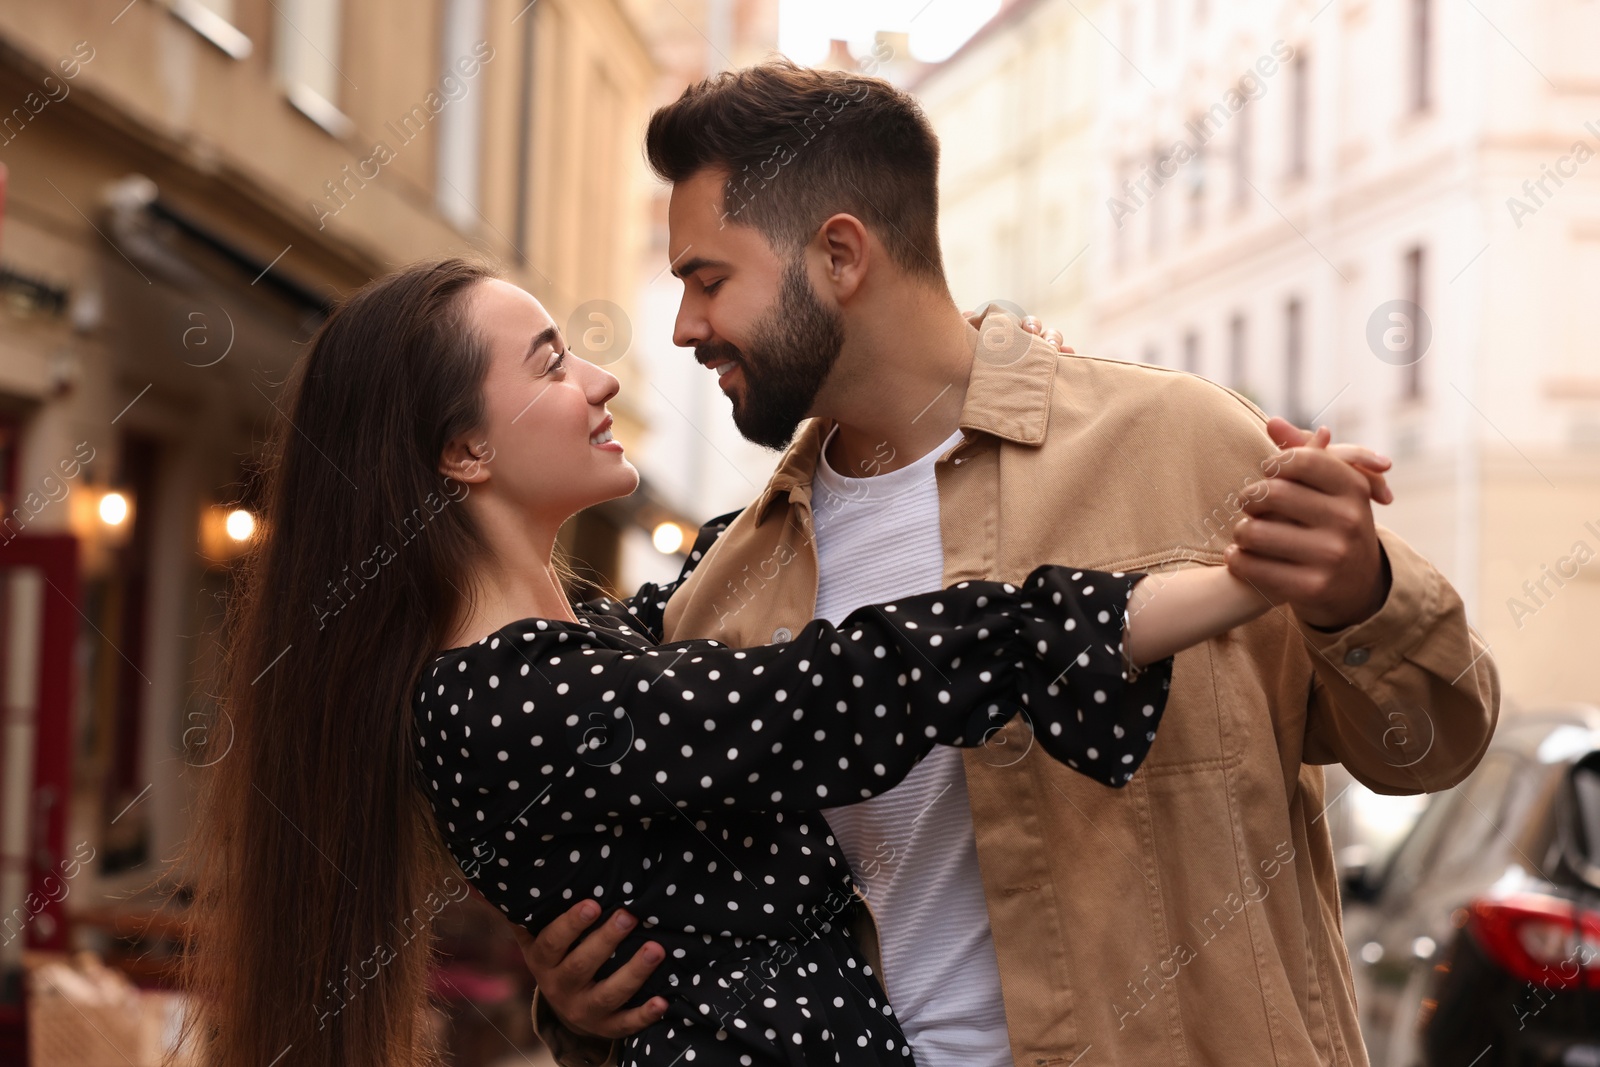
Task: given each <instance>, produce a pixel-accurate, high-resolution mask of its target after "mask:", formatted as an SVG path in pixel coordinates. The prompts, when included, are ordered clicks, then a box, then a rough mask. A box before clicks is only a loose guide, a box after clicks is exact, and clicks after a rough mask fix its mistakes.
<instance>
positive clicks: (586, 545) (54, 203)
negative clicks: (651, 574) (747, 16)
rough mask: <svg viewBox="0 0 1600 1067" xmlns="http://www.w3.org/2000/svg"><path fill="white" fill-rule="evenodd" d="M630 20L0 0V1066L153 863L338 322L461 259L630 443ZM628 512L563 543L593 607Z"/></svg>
mask: <svg viewBox="0 0 1600 1067" xmlns="http://www.w3.org/2000/svg"><path fill="white" fill-rule="evenodd" d="M654 6H656V5H654V4H653V3H650V2H645V0H640V2H631V0H626V2H625V0H540V2H538V3H537V4H534V3H527V2H525V0H518V2H513V0H403V2H401V3H398V4H394V3H383V4H380V3H377V2H376V0H166V2H160V3H143V4H135V3H130V4H128V5H127V6H126V7H123V6H122V5H120V4H102V3H89V2H84V0H69V2H63V3H58V4H52V5H37V4H23V3H0V181H3V183H4V184H3V187H0V193H3V205H4V207H3V215H0V291H3V292H4V294H5V298H6V299H5V300H4V302H3V304H0V504H3V507H0V620H3V621H0V688H3V691H4V693H5V708H4V716H5V726H6V729H5V732H4V735H3V738H4V740H3V753H0V759H3V766H4V778H3V782H0V975H3V985H0V1035H3V1036H4V1037H5V1038H7V1039H9V1040H11V1041H12V1042H13V1044H12V1045H9V1046H7V1049H8V1050H9V1051H0V1060H4V1061H5V1062H21V1060H20V1059H15V1060H14V1059H12V1058H9V1057H10V1056H11V1055H12V1054H13V1053H15V1051H16V1046H15V1045H14V1042H15V1040H16V1035H17V1027H18V1022H19V1016H18V993H19V990H18V987H17V978H18V962H19V959H20V955H21V952H22V950H23V949H24V948H25V947H27V948H38V947H43V948H66V947H76V946H77V945H78V944H80V943H82V939H81V938H78V937H75V936H69V935H72V934H73V933H74V929H75V928H79V929H83V930H87V929H88V928H89V927H96V928H99V929H101V930H102V931H108V930H111V929H112V928H114V927H115V926H116V925H117V923H118V922H119V921H120V920H119V919H118V917H117V916H116V915H114V914H112V912H114V911H115V909H114V908H112V907H111V902H112V901H113V900H114V899H115V898H117V897H119V896H120V895H123V894H125V893H127V892H128V891H130V890H132V889H133V888H135V887H139V886H143V885H145V884H146V883H148V882H150V881H151V880H152V879H153V878H154V877H155V876H156V875H157V874H159V873H160V871H161V870H162V869H163V868H164V867H165V865H166V864H168V863H170V862H171V860H172V858H173V857H174V856H175V854H176V852H177V850H178V846H179V844H180V842H181V839H182V837H183V834H184V828H185V817H184V808H185V807H186V805H187V803H188V796H189V791H190V788H191V785H192V783H193V781H194V779H195V777H196V773H197V772H198V767H199V764H198V763H197V762H196V761H195V760H194V758H193V757H194V753H195V752H196V750H197V749H200V748H203V747H204V745H205V744H207V743H208V739H206V738H204V737H201V736H196V735H197V730H196V729H195V724H196V723H198V722H200V721H201V718H200V713H201V712H202V711H203V710H204V709H205V708H206V707H208V705H209V701H210V697H209V696H208V695H207V689H206V679H207V677H208V672H209V670H210V668H211V667H212V665H213V663H214V659H215V648H214V644H215V632H216V629H217V624H218V622H219V621H220V617H221V608H222V603H221V602H222V598H223V597H224V596H225V594H226V593H227V591H228V588H229V575H230V568H231V567H232V566H233V564H234V562H235V561H236V560H237V558H238V556H239V554H240V553H241V552H243V551H246V550H247V549H248V546H249V528H248V527H249V521H248V520H249V512H250V508H251V506H252V504H253V500H252V498H251V491H252V488H253V486H254V482H253V480H252V479H251V478H250V477H249V473H250V466H249V464H250V460H251V458H252V456H253V455H255V454H256V453H257V452H258V450H259V446H260V444H261V443H262V441H263V440H264V439H265V437H266V436H267V434H268V433H269V432H270V431H271V430H272V429H273V427H274V425H275V423H276V422H277V420H279V419H282V418H284V417H285V416H284V414H283V406H282V402H281V389H282V386H283V384H284V381H285V379H286V377H287V375H288V372H289V368H290V367H291V365H292V363H293V361H294V359H295V357H296V355H297V353H298V352H300V351H301V350H302V347H301V346H302V345H303V342H304V340H305V339H306V337H307V336H308V335H309V333H310V331H311V330H312V329H314V328H315V326H316V324H317V323H318V322H320V320H321V319H322V317H323V316H324V315H325V313H326V311H327V309H328V307H329V306H330V303H331V302H332V301H333V300H335V299H337V297H338V296H339V295H340V294H342V293H344V292H346V291H348V290H349V289H351V288H353V287H355V286H357V285H360V284H361V283H363V282H365V281H367V280H368V279H370V278H372V277H374V276H376V275H378V274H381V273H383V272H385V271H386V270H388V269H391V268H393V267H396V266H399V265H401V264H403V263H406V262H408V261H410V260H413V259H416V258H419V257H423V256H428V255H436V254H444V253H449V252H454V251H466V250H474V251H476V252H477V253H479V254H482V255H486V256H487V257H489V258H491V259H492V260H494V261H497V262H498V263H500V264H502V265H503V266H504V267H505V269H506V272H507V277H508V278H509V279H510V280H512V281H514V282H515V283H517V284H519V285H522V286H523V287H525V288H526V289H528V290H529V291H530V292H532V293H533V294H534V295H536V296H537V297H539V298H540V299H541V301H543V302H544V303H545V305H546V306H547V307H548V308H549V309H550V311H551V312H552V314H553V315H554V316H555V317H556V319H557V321H558V322H559V323H562V324H563V325H564V326H565V327H566V328H567V330H568V332H569V334H582V335H584V338H585V340H584V342H583V343H585V344H587V345H588V346H589V348H588V352H587V353H586V354H591V355H594V356H595V357H596V358H597V360H598V361H601V362H614V363H615V366H614V367H613V368H612V369H613V370H614V371H615V372H616V373H617V374H618V375H619V377H621V378H622V379H623V382H624V386H623V392H622V394H621V396H619V397H618V398H617V400H616V401H614V402H613V403H612V405H611V408H612V410H613V412H614V414H615V417H616V425H617V436H618V437H619V438H622V439H624V440H627V441H629V442H630V443H632V442H633V441H636V440H639V439H640V438H641V437H642V436H643V432H644V429H645V427H646V420H647V417H648V415H647V412H646V411H645V410H644V409H643V407H642V406H640V405H639V404H638V403H637V400H638V398H639V397H640V396H641V395H642V394H643V393H644V392H645V385H644V381H643V379H642V378H641V377H639V376H638V375H639V366H640V365H639V364H638V363H637V362H636V361H630V360H626V359H622V358H620V356H614V355H610V354H609V353H612V352H617V353H620V352H621V351H623V350H625V348H626V345H627V343H628V339H627V331H626V323H625V321H622V320H621V317H620V314H619V309H620V305H621V303H623V302H631V299H632V296H633V294H634V291H635V287H636V284H637V277H636V276H637V269H638V264H639V262H640V260H641V255H642V249H643V247H644V245H645V243H646V242H647V240H648V239H649V230H648V223H649V219H648V217H647V214H646V211H645V202H644V200H643V198H642V197H641V196H640V195H639V191H640V188H641V183H642V181H643V178H642V173H643V164H642V161H641V159H640V156H639V152H638V133H639V130H640V128H641V127H642V122H643V118H644V115H645V113H646V108H647V105H648V103H649V101H650V99H651V94H652V93H653V92H654V90H655V85H656V68H655V63H654V60H653V59H652V57H651V54H650V48H649V46H648V43H647V40H646V37H645V35H644V25H645V24H644V23H643V22H642V21H641V20H642V19H644V18H645V17H646V16H647V15H648V14H649V12H650V11H651V9H652V8H653V7H654ZM574 327H576V330H574ZM573 339H574V341H575V342H576V341H578V337H577V336H574V338H573ZM651 499H652V498H651V497H650V495H649V494H648V492H647V493H645V494H643V495H642V496H641V497H640V498H639V499H636V500H631V501H627V502H621V503H619V504H618V505H617V506H616V507H615V508H611V509H604V508H602V509H594V510H593V511H591V512H590V513H587V514H585V515H584V516H582V517H580V519H578V520H576V521H575V522H574V523H572V524H569V527H568V529H567V530H565V531H563V537H562V542H563V545H564V546H565V547H567V548H568V549H569V550H571V551H572V552H573V553H574V555H575V556H576V557H578V559H579V560H580V561H582V562H584V563H587V564H588V565H589V566H590V567H591V568H592V569H593V571H594V572H595V579H596V581H597V583H599V584H602V585H608V586H609V585H614V584H615V582H616V574H617V568H618V561H619V559H620V553H621V544H622V541H623V538H624V535H625V532H626V530H627V529H628V527H629V526H630V525H631V524H632V523H633V522H635V521H642V520H641V519H640V518H639V516H640V513H641V510H643V511H648V510H649V508H650V506H651V505H650V500H651ZM86 857H90V858H89V859H86ZM74 858H76V859H78V860H80V861H83V862H80V863H76V864H72V867H71V872H70V875H69V874H67V873H65V872H66V871H67V865H68V864H69V863H70V861H72V860H73V859H74ZM103 945H104V942H103V941H101V942H98V943H95V947H103ZM156 962H159V961H152V965H154V963H156ZM130 966H132V965H131V964H130ZM519 1014H520V1015H526V1001H525V1000H524V1001H523V1002H522V1004H521V1006H520V1008H519Z"/></svg>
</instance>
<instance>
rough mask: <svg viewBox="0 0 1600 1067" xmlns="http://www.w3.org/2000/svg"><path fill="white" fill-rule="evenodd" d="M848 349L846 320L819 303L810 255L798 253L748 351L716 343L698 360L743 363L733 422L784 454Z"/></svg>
mask: <svg viewBox="0 0 1600 1067" xmlns="http://www.w3.org/2000/svg"><path fill="white" fill-rule="evenodd" d="M843 348H844V316H842V315H841V314H839V312H837V311H834V310H831V309H829V308H827V307H824V306H823V305H822V302H821V301H819V300H818V299H817V294H816V292H815V291H814V290H813V289H812V288H811V279H810V278H809V277H807V275H806V267H805V257H804V256H803V255H796V256H795V257H794V259H793V260H792V261H790V263H789V265H788V266H787V267H785V268H784V272H783V279H782V281H781V282H780V284H779V287H778V298H777V301H776V302H775V303H774V305H773V307H772V308H771V309H770V310H768V311H767V312H766V313H765V314H763V315H762V316H761V318H760V319H759V320H758V321H757V322H756V324H755V326H754V328H753V330H752V340H751V341H750V343H749V345H748V347H747V348H746V349H744V350H740V349H738V348H735V347H734V346H733V345H730V344H727V343H724V342H716V343H712V344H708V345H703V346H701V347H700V348H697V349H696V350H695V356H696V357H697V358H698V359H699V360H700V361H701V362H702V363H704V362H707V361H709V360H711V359H713V358H717V357H721V358H725V359H733V360H736V361H737V363H738V365H739V370H740V373H741V375H742V376H743V378H744V388H743V390H742V395H741V396H740V397H739V398H737V399H735V400H734V401H733V423H734V425H735V426H737V427H738V428H739V432H740V433H741V434H743V435H744V436H745V438H746V439H747V440H750V441H753V442H755V443H756V444H758V445H762V446H764V447H766V448H771V449H780V450H781V449H783V448H785V447H787V446H788V444H789V442H790V441H791V440H793V439H794V432H795V430H796V429H798V428H799V426H800V422H801V420H802V419H804V418H805V417H806V413H807V412H808V411H810V410H811V405H812V404H813V403H814V402H815V401H816V399H817V393H818V392H819V391H820V390H821V389H822V383H823V382H825V381H827V379H828V374H829V373H830V372H831V371H832V370H833V365H834V364H835V363H836V362H838V360H839V352H840V351H841V350H842V349H843Z"/></svg>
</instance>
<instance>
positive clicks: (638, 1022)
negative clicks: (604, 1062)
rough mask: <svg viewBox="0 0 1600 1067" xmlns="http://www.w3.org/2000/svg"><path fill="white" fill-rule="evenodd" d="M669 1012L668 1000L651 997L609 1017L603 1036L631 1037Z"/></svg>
mask: <svg viewBox="0 0 1600 1067" xmlns="http://www.w3.org/2000/svg"><path fill="white" fill-rule="evenodd" d="M666 1013H667V1002H666V1001H665V1000H663V999H662V998H661V997H651V998H650V1000H649V1001H647V1002H646V1003H644V1004H641V1005H640V1006H639V1007H637V1008H629V1009H628V1010H627V1011H624V1012H618V1013H617V1014H616V1015H614V1016H612V1017H611V1018H609V1019H607V1020H606V1022H605V1025H604V1027H603V1030H604V1033H603V1034H602V1035H601V1036H602V1037H631V1036H632V1035H634V1034H637V1033H638V1032H639V1031H640V1030H643V1029H644V1028H645V1027H647V1026H649V1025H650V1024H651V1023H654V1022H656V1021H658V1020H659V1019H660V1018H661V1017H662V1016H663V1015H665V1014H666Z"/></svg>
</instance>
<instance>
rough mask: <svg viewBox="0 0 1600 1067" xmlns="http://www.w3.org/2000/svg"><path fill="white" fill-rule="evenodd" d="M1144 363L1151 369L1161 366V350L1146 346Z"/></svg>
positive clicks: (1153, 346)
mask: <svg viewBox="0 0 1600 1067" xmlns="http://www.w3.org/2000/svg"><path fill="white" fill-rule="evenodd" d="M1144 361H1145V362H1146V363H1148V364H1150V365H1151V366H1153V367H1159V366H1161V349H1159V348H1157V347H1156V346H1155V345H1153V344H1151V345H1146V346H1145V349H1144Z"/></svg>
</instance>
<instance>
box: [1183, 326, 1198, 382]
mask: <svg viewBox="0 0 1600 1067" xmlns="http://www.w3.org/2000/svg"><path fill="white" fill-rule="evenodd" d="M1183 369H1184V370H1186V371H1188V372H1189V373H1190V374H1199V373H1200V335H1199V334H1198V333H1196V332H1195V331H1194V330H1190V331H1189V332H1188V333H1186V334H1184V335H1183Z"/></svg>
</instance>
